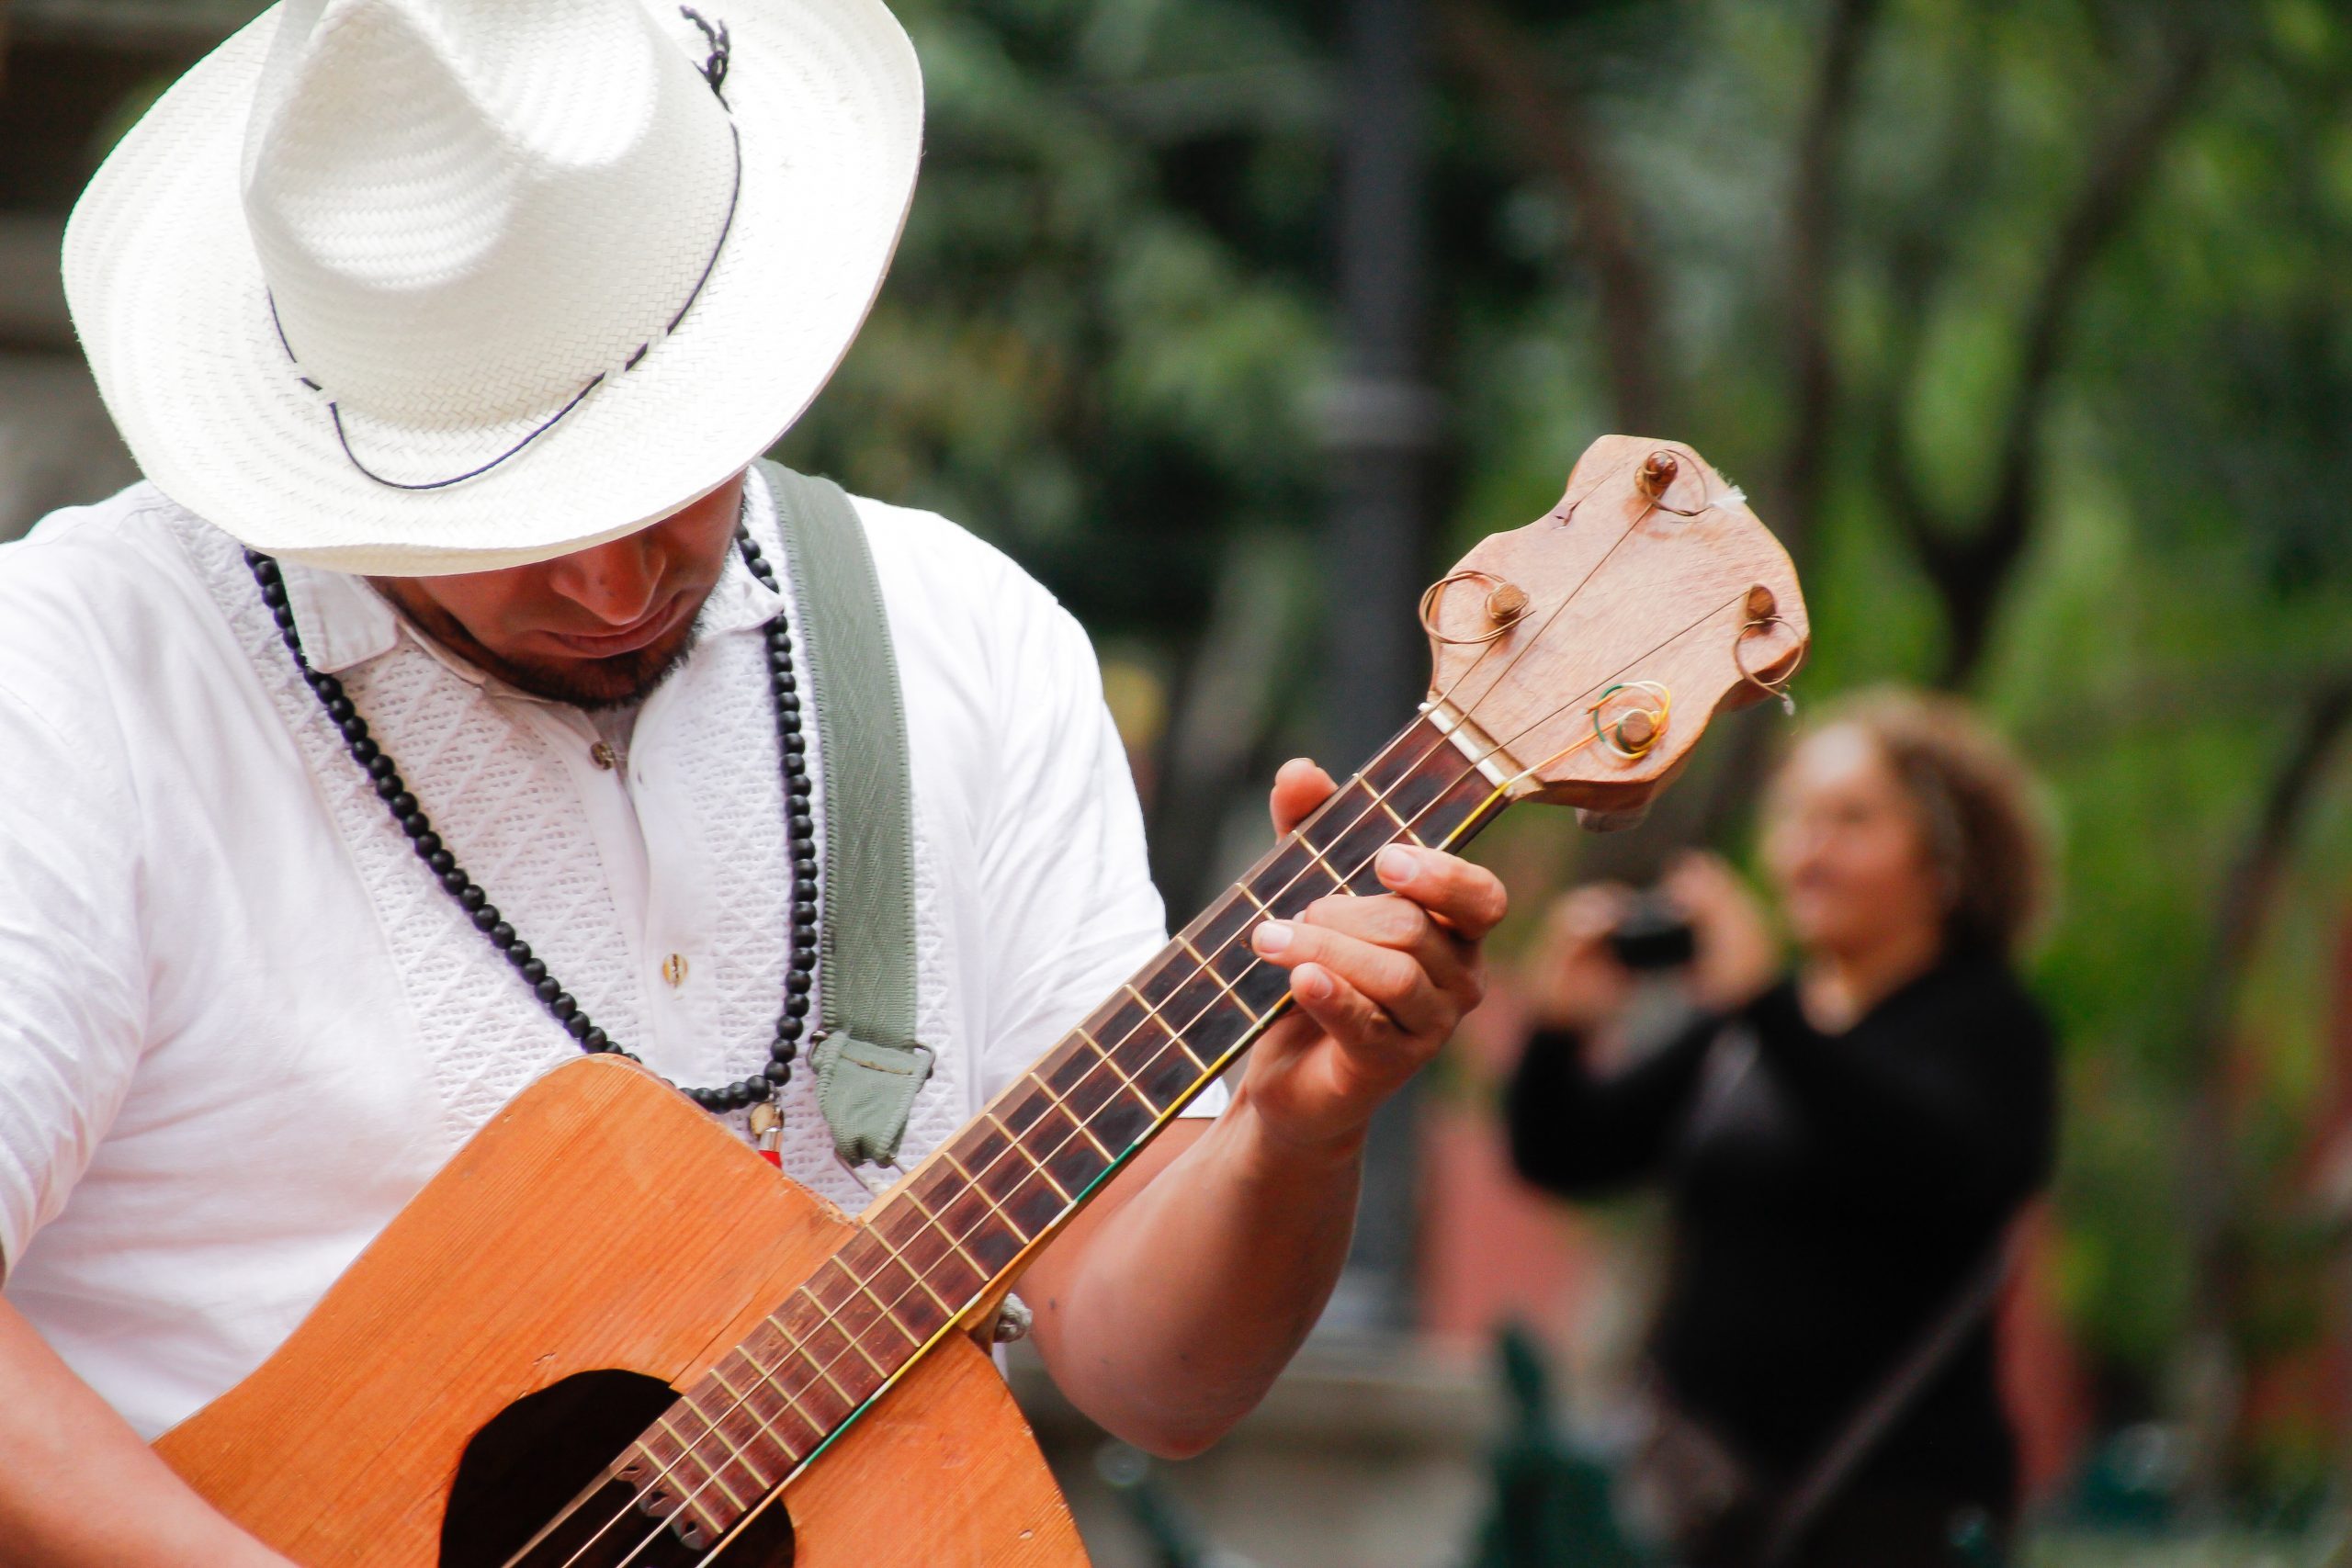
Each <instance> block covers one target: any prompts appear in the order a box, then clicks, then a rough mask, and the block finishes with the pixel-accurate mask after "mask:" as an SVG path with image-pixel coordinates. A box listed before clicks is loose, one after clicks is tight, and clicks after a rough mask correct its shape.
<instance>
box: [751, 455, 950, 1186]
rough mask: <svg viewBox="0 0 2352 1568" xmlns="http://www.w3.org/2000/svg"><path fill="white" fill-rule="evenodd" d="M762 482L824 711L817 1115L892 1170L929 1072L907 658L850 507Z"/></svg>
mask: <svg viewBox="0 0 2352 1568" xmlns="http://www.w3.org/2000/svg"><path fill="white" fill-rule="evenodd" d="M760 471H761V472H762V473H763V474H764V475H765V476H766V477H767V481H768V489H769V490H770V491H771V492H773V493H774V495H775V508H776V520H777V523H778V525H779V528H780V530H781V532H782V533H783V536H784V552H785V558H786V562H787V563H788V567H789V570H788V576H789V578H790V588H791V592H792V597H793V605H794V608H795V609H796V611H797V614H798V619H799V622H800V625H799V627H798V630H799V633H800V649H801V653H802V656H803V657H804V658H805V659H806V660H807V661H808V667H809V684H810V687H811V690H810V691H809V705H810V706H812V707H814V708H815V709H816V712H817V745H818V765H819V768H820V771H821V773H820V776H821V783H820V790H819V794H820V798H821V800H822V803H823V811H824V822H823V838H824V844H825V880H824V897H823V899H822V900H821V903H822V910H823V912H822V916H821V919H820V931H819V934H818V948H817V953H818V978H817V987H818V989H817V995H818V1028H817V1032H816V1033H815V1034H814V1035H813V1036H812V1037H811V1042H810V1051H809V1065H810V1066H812V1067H813V1068H814V1069H815V1071H816V1074H817V1108H818V1109H819V1110H820V1111H822V1112H824V1117H825V1124H826V1125H827V1126H828V1127H829V1128H831V1130H832V1134H833V1147H834V1149H835V1150H836V1151H837V1152H838V1153H839V1154H840V1156H841V1157H842V1159H844V1160H846V1161H848V1162H849V1163H850V1164H852V1165H859V1164H873V1165H888V1164H889V1163H891V1162H892V1161H893V1160H895V1159H896V1158H897V1157H898V1154H899V1139H900V1138H902V1137H904V1136H905V1135H906V1131H907V1117H908V1115H909V1114H910V1112H911V1111H913V1110H914V1101H915V1091H916V1090H918V1089H922V1085H923V1080H924V1079H925V1078H927V1077H930V1076H931V1068H932V1061H933V1055H932V1052H931V1050H930V1048H929V1047H928V1046H925V1045H923V1044H922V1043H918V1042H917V1041H916V1039H915V908H914V901H915V893H914V873H913V867H912V865H911V863H910V862H911V859H912V857H913V854H914V810H913V801H912V798H911V795H910V788H911V786H910V779H909V772H908V762H907V719H906V710H905V708H904V706H903V705H901V703H900V701H899V667H898V660H896V659H895V658H894V657H893V655H892V654H891V651H890V626H889V622H888V619H887V618H886V616H885V615H884V613H883V608H882V585H881V583H880V582H879V581H877V580H876V577H875V575H874V557H873V555H872V553H871V552H870V551H869V550H868V549H867V547H866V543H865V525H863V524H861V523H859V522H858V520H857V513H855V512H854V510H852V508H851V506H850V501H849V497H848V496H846V495H844V494H843V493H842V489H841V487H840V486H839V485H836V484H834V483H833V482H832V481H831V480H830V479H809V478H807V477H805V476H803V475H800V474H796V473H794V472H793V471H792V470H791V469H789V468H782V467H780V466H778V465H776V464H775V463H765V462H763V463H762V464H761V465H760Z"/></svg>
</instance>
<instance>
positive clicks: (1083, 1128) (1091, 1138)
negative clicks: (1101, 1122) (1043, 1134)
mask: <svg viewBox="0 0 2352 1568" xmlns="http://www.w3.org/2000/svg"><path fill="white" fill-rule="evenodd" d="M1022 1076H1023V1077H1025V1078H1027V1079H1028V1080H1029V1081H1030V1082H1031V1083H1033V1084H1035V1085H1036V1086H1037V1087H1038V1088H1039V1089H1044V1090H1045V1091H1046V1099H1047V1100H1052V1101H1053V1102H1054V1109H1055V1110H1057V1111H1060V1112H1061V1113H1062V1117H1063V1119H1064V1120H1065V1121H1067V1122H1069V1124H1070V1125H1071V1126H1073V1127H1076V1128H1077V1129H1078V1130H1079V1131H1080V1133H1081V1134H1085V1137H1086V1141H1087V1142H1088V1143H1090V1144H1092V1145H1094V1147H1095V1150H1096V1152H1097V1153H1099V1154H1101V1155H1102V1156H1103V1158H1104V1159H1107V1160H1110V1161H1111V1162H1113V1163H1114V1164H1116V1163H1117V1162H1118V1158H1119V1156H1117V1155H1114V1154H1113V1153H1112V1152H1111V1151H1110V1150H1109V1149H1108V1148H1105V1147H1104V1146H1103V1140H1102V1139H1100V1138H1098V1137H1096V1136H1095V1135H1094V1129H1093V1128H1091V1127H1090V1126H1088V1125H1087V1124H1086V1119H1085V1118H1084V1117H1082V1116H1080V1115H1079V1113H1078V1112H1077V1111H1072V1110H1071V1109H1070V1108H1069V1101H1068V1100H1064V1099H1063V1098H1062V1097H1061V1096H1060V1095H1058V1094H1056V1093H1055V1092H1054V1086H1053V1085H1051V1084H1049V1083H1047V1082H1046V1080H1045V1079H1043V1078H1041V1077H1038V1076H1037V1074H1036V1070H1035V1068H1032V1069H1031V1070H1030V1071H1028V1072H1026V1073H1023V1075H1022ZM1065 1141H1067V1140H1065ZM1054 1152H1055V1153H1057V1154H1058V1153H1060V1152H1061V1151H1060V1150H1058V1149H1057V1150H1055V1151H1054Z"/></svg>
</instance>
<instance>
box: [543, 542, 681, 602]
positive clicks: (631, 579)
mask: <svg viewBox="0 0 2352 1568" xmlns="http://www.w3.org/2000/svg"><path fill="white" fill-rule="evenodd" d="M654 532H655V530H653V529H650V528H648V529H645V530H643V531H642V532H639V533H637V534H631V535H629V536H627V537H624V538H619V539H614V540H612V541H610V542H608V543H606V544H602V545H594V546H591V547H589V548H587V549H584V550H575V551H573V552H572V553H571V555H568V556H566V557H564V558H562V559H561V560H559V561H557V562H556V563H555V566H554V569H553V570H551V571H550V572H549V573H548V588H549V589H551V590H552V591H553V592H556V593H558V594H560V595H561V596H562V597H564V598H566V599H569V600H571V602H572V603H573V604H578V605H579V606H580V607H581V608H582V609H583V610H586V611H587V612H588V613H589V614H591V615H594V616H595V617H596V618H597V619H598V620H600V621H603V622H604V623H605V625H606V626H632V625H634V624H636V623H637V622H639V621H640V620H643V619H644V618H645V615H646V613H647V612H648V611H650V610H651V609H652V608H653V599H654V595H655V594H656V593H657V592H660V590H661V587H662V567H663V559H662V551H661V547H660V546H659V545H658V544H657V543H656V542H655V541H654V540H653V539H652V538H651V537H650V535H652V534H653V533H654Z"/></svg>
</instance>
